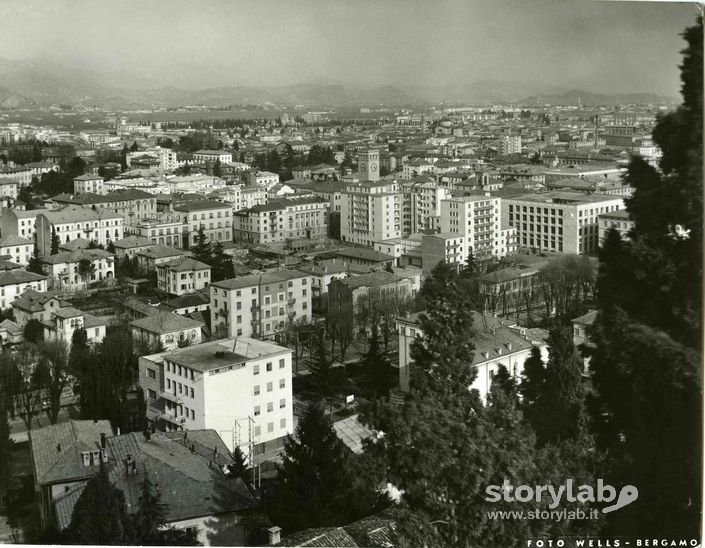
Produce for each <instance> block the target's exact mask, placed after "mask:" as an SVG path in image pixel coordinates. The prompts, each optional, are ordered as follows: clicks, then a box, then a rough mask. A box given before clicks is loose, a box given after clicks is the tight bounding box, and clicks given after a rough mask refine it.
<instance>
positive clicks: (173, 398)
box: [159, 390, 182, 403]
mask: <svg viewBox="0 0 705 548" xmlns="http://www.w3.org/2000/svg"><path fill="white" fill-rule="evenodd" d="M159 395H160V396H161V397H162V398H164V399H167V400H170V401H173V402H174V403H181V401H182V400H181V396H177V395H176V394H174V393H173V392H170V391H168V390H160V391H159Z"/></svg>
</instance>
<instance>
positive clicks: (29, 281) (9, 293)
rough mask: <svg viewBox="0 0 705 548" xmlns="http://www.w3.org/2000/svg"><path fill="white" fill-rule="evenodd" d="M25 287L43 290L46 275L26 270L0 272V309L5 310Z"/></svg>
mask: <svg viewBox="0 0 705 548" xmlns="http://www.w3.org/2000/svg"><path fill="white" fill-rule="evenodd" d="M27 289H34V290H35V291H41V292H45V291H46V290H47V277H46V276H42V275H41V274H35V273H34V272H27V271H26V270H5V271H4V272H0V309H2V310H6V309H7V308H10V307H11V306H12V303H13V302H14V300H15V299H16V298H17V297H19V296H20V295H22V293H23V292H24V291H25V290H27Z"/></svg>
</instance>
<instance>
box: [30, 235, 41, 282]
mask: <svg viewBox="0 0 705 548" xmlns="http://www.w3.org/2000/svg"><path fill="white" fill-rule="evenodd" d="M27 270H29V271H30V272H34V273H35V274H42V275H43V274H44V269H42V261H41V260H39V246H37V242H34V252H33V253H32V258H31V259H30V260H29V264H28V265H27Z"/></svg>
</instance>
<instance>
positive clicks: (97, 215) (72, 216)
mask: <svg viewBox="0 0 705 548" xmlns="http://www.w3.org/2000/svg"><path fill="white" fill-rule="evenodd" d="M40 214H41V215H43V216H44V217H45V218H46V219H47V220H48V221H49V222H50V223H51V224H54V225H61V224H66V223H76V222H81V221H99V220H105V219H122V215H119V214H118V213H113V212H111V211H107V210H103V211H100V212H97V211H95V210H93V209H91V208H89V207H81V206H77V205H68V206H65V207H62V208H60V209H47V210H43V211H41V212H40Z"/></svg>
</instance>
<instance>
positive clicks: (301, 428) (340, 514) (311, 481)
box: [267, 406, 377, 532]
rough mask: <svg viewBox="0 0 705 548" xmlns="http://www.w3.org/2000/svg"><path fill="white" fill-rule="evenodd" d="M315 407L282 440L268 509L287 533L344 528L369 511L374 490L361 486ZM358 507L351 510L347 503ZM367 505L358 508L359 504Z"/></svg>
mask: <svg viewBox="0 0 705 548" xmlns="http://www.w3.org/2000/svg"><path fill="white" fill-rule="evenodd" d="M347 451H348V450H347V449H346V447H345V446H344V445H343V443H342V442H341V441H340V440H339V439H338V437H337V436H336V435H335V432H334V431H333V428H332V427H331V424H330V421H329V419H328V418H327V417H326V416H325V415H324V413H323V410H322V409H321V407H319V406H311V407H310V408H309V409H308V410H307V411H306V413H305V414H304V416H303V417H302V418H301V420H300V422H299V424H298V426H297V427H296V435H295V436H294V437H290V438H289V440H288V441H287V442H286V445H285V448H284V454H283V460H282V464H281V465H280V466H279V475H278V477H277V479H276V482H275V487H274V490H273V494H272V498H271V499H270V500H269V502H268V504H267V511H268V514H269V517H270V519H271V520H272V523H276V524H278V525H279V526H280V527H282V529H284V530H285V531H287V532H291V531H297V530H300V529H306V528H310V527H324V526H335V525H344V524H347V523H349V522H350V521H353V520H355V519H358V518H360V517H362V516H364V515H365V514H367V513H369V512H371V511H372V510H373V509H374V505H375V502H376V500H377V496H376V493H375V491H374V489H371V488H370V489H365V488H364V487H363V488H360V486H359V484H358V482H357V477H356V476H357V474H353V473H352V467H351V462H350V459H351V458H352V457H351V455H350V454H349V453H348V452H347ZM352 500H355V501H356V502H357V503H358V508H357V509H356V512H353V511H351V501H352ZM366 500H368V501H369V503H368V504H366V505H363V508H360V507H359V503H360V502H362V501H366Z"/></svg>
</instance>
